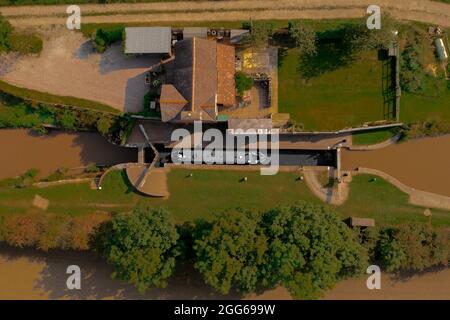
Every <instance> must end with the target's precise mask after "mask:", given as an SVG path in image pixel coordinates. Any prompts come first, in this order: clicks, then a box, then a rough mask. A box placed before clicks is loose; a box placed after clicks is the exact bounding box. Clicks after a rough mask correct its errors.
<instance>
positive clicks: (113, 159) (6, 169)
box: [0, 129, 137, 179]
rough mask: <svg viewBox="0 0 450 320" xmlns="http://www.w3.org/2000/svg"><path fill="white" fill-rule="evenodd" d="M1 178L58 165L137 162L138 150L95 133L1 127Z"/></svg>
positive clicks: (52, 167)
mask: <svg viewBox="0 0 450 320" xmlns="http://www.w3.org/2000/svg"><path fill="white" fill-rule="evenodd" d="M0 147H1V164H2V165H1V167H0V179H3V178H8V177H15V176H17V175H19V174H22V173H23V172H25V171H27V170H28V169H30V168H37V169H39V172H40V174H41V175H42V176H45V175H48V174H50V173H51V172H53V171H55V170H56V169H58V168H61V167H65V168H75V167H82V166H86V165H89V164H93V163H94V164H101V165H113V164H117V163H122V162H136V161H137V150H136V149H131V148H124V147H119V146H115V145H113V144H111V143H109V142H108V141H107V140H106V139H105V138H103V137H102V136H101V135H99V134H97V133H91V132H80V133H67V132H59V131H53V132H51V133H49V134H47V135H43V136H40V135H37V134H35V133H33V132H32V131H30V130H25V129H1V130H0Z"/></svg>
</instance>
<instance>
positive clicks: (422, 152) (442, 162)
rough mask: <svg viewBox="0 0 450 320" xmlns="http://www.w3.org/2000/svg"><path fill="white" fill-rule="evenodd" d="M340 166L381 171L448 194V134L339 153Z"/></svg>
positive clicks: (449, 155)
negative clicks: (377, 147)
mask: <svg viewBox="0 0 450 320" xmlns="http://www.w3.org/2000/svg"><path fill="white" fill-rule="evenodd" d="M341 157H342V158H341V160H342V168H343V169H345V170H352V169H355V168H357V167H365V168H371V169H377V170H381V171H384V172H385V173H387V174H389V175H391V176H393V177H394V178H396V179H398V180H399V181H401V182H402V183H404V184H406V185H407V186H409V187H413V188H415V189H418V190H423V191H429V192H433V193H437V194H441V195H444V196H449V197H450V135H445V136H439V137H433V138H423V139H417V140H410V141H407V142H402V143H399V144H395V145H391V146H389V147H386V148H382V149H378V150H373V151H348V150H343V151H342V152H341Z"/></svg>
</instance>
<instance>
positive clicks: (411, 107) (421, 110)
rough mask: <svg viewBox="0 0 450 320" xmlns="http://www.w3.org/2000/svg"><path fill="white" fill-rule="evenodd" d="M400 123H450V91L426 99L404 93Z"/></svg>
mask: <svg viewBox="0 0 450 320" xmlns="http://www.w3.org/2000/svg"><path fill="white" fill-rule="evenodd" d="M400 105H401V110H400V121H402V122H406V123H409V122H416V121H424V120H433V119H434V120H447V121H450V89H447V90H446V91H443V92H441V93H440V95H439V96H438V97H424V96H420V95H415V94H410V93H406V92H405V93H403V94H402V97H401V102H400Z"/></svg>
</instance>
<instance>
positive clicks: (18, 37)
mask: <svg viewBox="0 0 450 320" xmlns="http://www.w3.org/2000/svg"><path fill="white" fill-rule="evenodd" d="M10 41H11V50H13V51H16V52H18V53H20V54H24V55H27V54H37V53H40V52H41V51H42V39H41V38H40V37H39V36H37V35H36V34H25V33H17V32H14V33H12V34H11V39H10Z"/></svg>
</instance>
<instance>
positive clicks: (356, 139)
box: [352, 128, 396, 145]
mask: <svg viewBox="0 0 450 320" xmlns="http://www.w3.org/2000/svg"><path fill="white" fill-rule="evenodd" d="M395 134H396V131H395V130H394V129H391V128H389V129H380V130H372V131H364V132H355V133H353V134H352V141H353V144H354V145H371V144H377V143H381V142H384V141H386V140H388V139H390V138H392V137H393V136H395Z"/></svg>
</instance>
